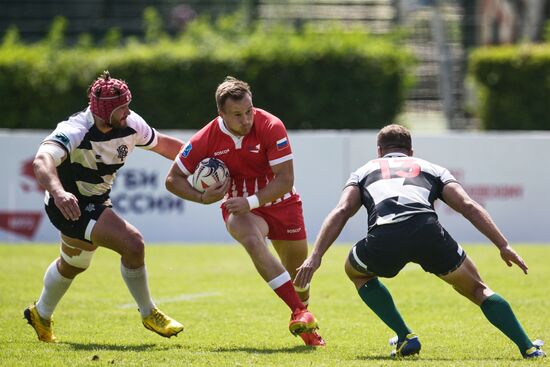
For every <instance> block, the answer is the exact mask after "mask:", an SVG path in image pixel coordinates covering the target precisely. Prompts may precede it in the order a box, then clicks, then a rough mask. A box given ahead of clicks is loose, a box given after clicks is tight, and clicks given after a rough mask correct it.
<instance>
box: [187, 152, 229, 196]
mask: <svg viewBox="0 0 550 367" xmlns="http://www.w3.org/2000/svg"><path fill="white" fill-rule="evenodd" d="M227 177H229V170H228V169H227V166H226V165H225V163H223V161H221V160H219V159H217V158H205V159H203V160H202V161H200V162H199V164H198V165H197V168H195V172H194V173H193V187H194V188H195V189H197V190H199V191H200V192H204V190H206V188H208V187H210V186H212V185H214V184H217V183H218V182H224V181H225V179H226V178H227Z"/></svg>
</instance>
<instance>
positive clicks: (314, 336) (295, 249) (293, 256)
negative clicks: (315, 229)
mask: <svg viewBox="0 0 550 367" xmlns="http://www.w3.org/2000/svg"><path fill="white" fill-rule="evenodd" d="M271 243H273V247H274V248H275V251H277V254H278V255H279V258H280V259H281V262H282V264H283V266H284V267H285V268H286V270H287V271H288V273H289V274H290V277H291V279H292V280H294V278H296V273H297V272H298V270H297V269H298V267H299V266H300V265H302V263H303V262H304V260H305V259H306V257H307V240H300V241H282V240H278V241H277V240H272V241H271ZM294 290H295V291H296V293H297V294H298V296H299V297H300V300H301V301H302V303H303V304H304V305H305V306H306V307H307V306H308V305H309V290H310V288H309V285H308V286H307V287H305V288H298V287H296V286H294ZM291 319H292V316H291ZM299 335H300V337H301V338H302V340H303V341H304V343H305V344H306V345H310V346H324V345H325V344H326V343H325V341H324V340H323V338H322V337H321V335H319V333H318V332H317V331H316V330H311V331H308V332H303V333H300V334H299Z"/></svg>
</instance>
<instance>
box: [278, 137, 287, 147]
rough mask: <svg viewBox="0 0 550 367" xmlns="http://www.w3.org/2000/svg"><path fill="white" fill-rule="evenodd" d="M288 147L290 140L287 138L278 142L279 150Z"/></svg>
mask: <svg viewBox="0 0 550 367" xmlns="http://www.w3.org/2000/svg"><path fill="white" fill-rule="evenodd" d="M287 146H288V139H287V138H286V136H285V137H284V138H282V139H279V140H277V150H283V149H285V148H286V147H287Z"/></svg>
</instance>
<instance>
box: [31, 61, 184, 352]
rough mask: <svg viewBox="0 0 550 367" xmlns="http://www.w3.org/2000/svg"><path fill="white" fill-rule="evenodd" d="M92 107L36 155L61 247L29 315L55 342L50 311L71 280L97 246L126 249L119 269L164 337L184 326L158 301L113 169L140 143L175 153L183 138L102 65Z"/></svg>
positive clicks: (150, 325)
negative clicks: (114, 198)
mask: <svg viewBox="0 0 550 367" xmlns="http://www.w3.org/2000/svg"><path fill="white" fill-rule="evenodd" d="M88 97H89V107H88V108H87V109H86V110H84V111H82V112H79V113H76V114H74V115H72V116H71V117H69V119H68V120H66V121H63V122H61V123H59V124H58V125H57V128H56V129H55V130H54V131H53V132H52V133H51V134H50V135H49V136H48V137H46V139H44V141H43V142H42V144H41V145H40V147H39V148H38V152H37V154H36V157H35V159H34V162H33V168H34V172H35V175H36V178H37V180H38V182H39V183H40V184H41V185H42V187H43V188H44V189H45V190H46V195H45V204H46V213H47V215H48V217H49V219H50V221H51V222H52V224H53V225H54V226H55V227H56V228H57V229H58V230H59V231H60V235H61V253H60V256H59V257H58V258H57V259H55V260H54V261H53V262H52V263H51V264H50V266H49V267H48V269H47V270H46V274H45V275H44V287H43V289H42V293H41V295H40V298H39V299H38V301H37V302H35V303H34V304H32V305H30V306H29V307H27V308H26V309H25V311H24V316H25V318H26V319H27V321H28V323H29V324H30V325H31V326H32V327H33V328H34V330H35V331H36V333H37V335H38V339H39V340H41V341H44V342H55V341H56V339H57V338H56V337H55V336H54V334H53V330H52V322H51V320H52V314H53V312H54V310H55V308H56V306H57V304H58V302H59V301H60V300H61V298H62V297H63V295H64V294H65V292H66V291H67V289H68V288H69V286H70V285H71V283H72V281H73V279H74V278H75V276H76V275H78V274H79V273H82V272H83V271H84V270H86V269H87V268H88V267H89V265H90V262H91V261H92V256H93V254H94V251H95V250H96V249H97V247H98V246H101V247H106V248H109V249H111V250H113V251H116V252H117V253H119V254H120V256H121V262H120V270H121V273H122V278H123V279H124V281H125V283H126V285H127V287H128V289H129V290H130V293H131V294H132V296H133V297H134V299H135V301H136V303H137V305H138V308H139V312H140V313H141V317H142V322H143V325H144V326H145V327H146V328H147V329H149V330H151V331H154V332H156V333H157V334H159V335H161V336H164V337H171V336H173V335H177V334H178V333H179V332H181V331H182V330H183V326H182V325H181V324H180V323H179V322H177V321H176V320H174V319H172V318H171V317H169V316H167V315H165V314H164V313H162V312H161V311H160V310H159V309H158V308H157V307H156V305H155V303H154V302H153V300H152V298H151V295H150V292H149V285H148V280H147V270H146V268H145V261H144V258H145V251H144V248H145V245H144V242H143V237H142V236H141V233H140V232H139V231H138V229H137V228H135V227H134V226H133V225H131V224H130V223H128V222H127V221H126V220H124V219H123V218H121V217H120V216H119V215H117V214H116V213H115V212H114V211H113V210H112V208H111V202H110V199H109V194H110V192H111V187H112V185H113V181H114V179H115V176H116V172H117V171H118V170H119V169H120V168H121V167H122V166H123V165H124V163H125V162H126V159H127V156H128V155H129V154H131V152H132V151H133V150H134V148H135V147H140V148H143V149H147V150H152V151H153V152H155V153H158V154H160V155H162V156H164V157H166V158H167V159H170V160H173V159H174V158H175V157H176V156H177V154H178V152H179V150H180V148H181V146H182V144H183V142H182V141H180V140H178V139H176V138H173V137H169V136H167V135H164V134H160V133H158V132H157V131H155V130H154V129H153V128H151V127H150V126H149V125H148V124H147V122H145V120H144V119H143V118H142V117H141V116H139V115H138V114H137V113H135V112H134V111H132V110H130V108H129V104H130V101H131V100H132V95H131V92H130V90H129V89H128V85H127V84H126V83H125V82H124V81H122V80H119V79H115V78H111V77H110V75H109V72H107V71H105V72H104V73H103V75H101V76H100V77H99V78H98V79H96V80H95V81H94V82H93V83H92V85H91V86H90V88H89V89H88Z"/></svg>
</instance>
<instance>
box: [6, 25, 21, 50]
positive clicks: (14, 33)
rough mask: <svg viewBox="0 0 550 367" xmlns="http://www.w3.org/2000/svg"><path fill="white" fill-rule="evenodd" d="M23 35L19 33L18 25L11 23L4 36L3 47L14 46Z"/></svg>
mask: <svg viewBox="0 0 550 367" xmlns="http://www.w3.org/2000/svg"><path fill="white" fill-rule="evenodd" d="M20 41H21V37H20V35H19V29H17V27H16V26H14V25H11V26H9V27H8V29H7V30H6V33H5V34H4V38H3V39H2V47H13V46H16V45H18V44H19V43H20Z"/></svg>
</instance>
